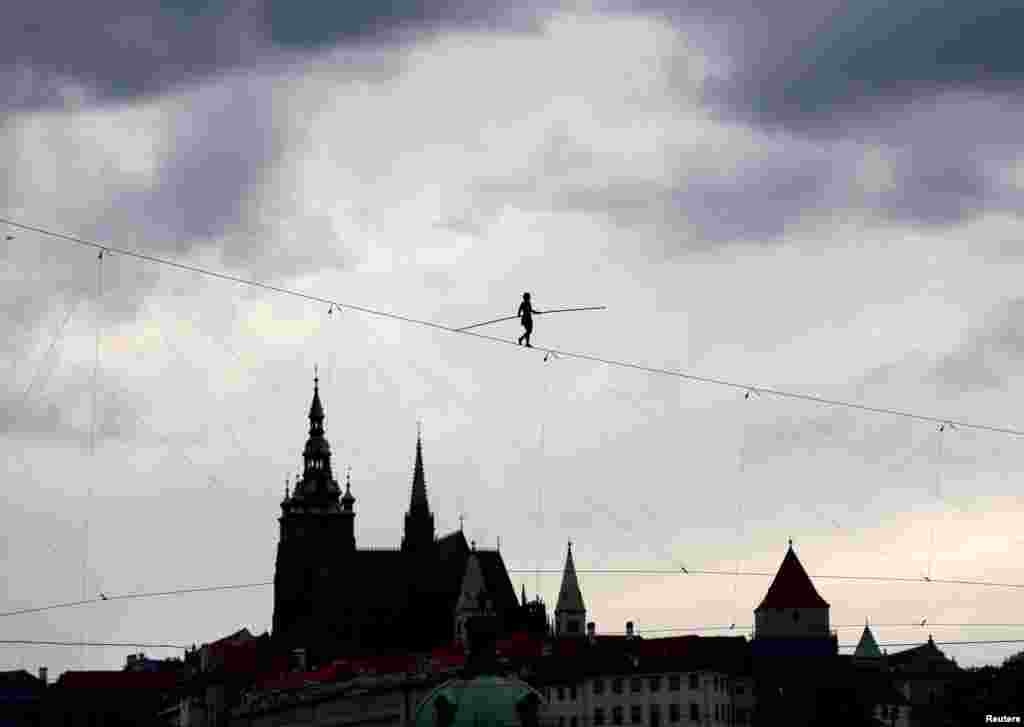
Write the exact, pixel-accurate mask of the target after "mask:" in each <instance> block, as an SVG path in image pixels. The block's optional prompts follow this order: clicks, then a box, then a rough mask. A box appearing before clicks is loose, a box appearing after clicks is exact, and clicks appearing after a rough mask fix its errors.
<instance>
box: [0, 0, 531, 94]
mask: <svg viewBox="0 0 1024 727" xmlns="http://www.w3.org/2000/svg"><path fill="white" fill-rule="evenodd" d="M533 16H534V11H533V10H531V9H530V8H529V7H526V8H524V7H522V6H521V5H520V6H517V9H516V10H514V11H513V10H505V9H502V8H501V7H500V5H499V6H494V5H490V4H482V3H472V2H442V1H437V0H435V1H433V2H418V1H414V0H407V1H402V2H393V3H386V4H375V3H315V4H301V5H296V4H294V3H288V2H284V0H245V1H244V2H241V3H229V4H223V5H222V4H210V3H205V2H199V1H198V0H175V1H173V2H172V1H171V0H142V1H141V2H129V1H128V0H105V1H104V2H102V3H98V4H96V3H94V4H81V3H71V4H68V3H64V2H60V1H59V0H39V1H38V2H32V3H14V4H12V5H11V6H10V7H6V8H5V17H4V23H3V25H2V26H0V92H2V93H3V96H4V97H5V102H4V105H5V106H6V108H7V110H8V111H13V110H16V109H25V108H38V107H40V106H56V107H62V106H63V100H62V98H61V94H60V89H59V86H60V85H61V84H63V83H67V82H74V83H77V84H79V85H81V86H84V87H86V88H88V89H91V90H92V91H93V92H94V93H95V95H96V97H97V98H99V99H124V98H128V97H137V96H147V95H154V94H159V93H162V92H164V91H166V90H168V89H169V88H172V87H174V86H176V85H180V84H182V83H189V82H193V81H199V80H203V79H207V78H209V77H210V76H211V75H215V74H218V73H221V72H223V71H226V70H230V69H233V68H239V67H249V66H253V65H256V64H259V63H260V62H263V61H265V60H268V59H272V58H274V57H275V56H277V55H280V54H281V53H282V52H285V53H287V52H291V51H299V52H301V51H305V50H310V49H316V48H323V47H329V46H334V45H339V44H355V43H389V42H396V41H398V40H400V39H401V38H402V37H403V36H405V35H407V34H409V33H417V32H423V31H425V32H430V31H433V30H439V29H441V28H448V27H465V28H492V27H495V28H497V27H500V28H502V29H511V30H516V29H523V30H533V29H534V25H533V22H532V18H533Z"/></svg>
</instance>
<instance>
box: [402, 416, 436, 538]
mask: <svg viewBox="0 0 1024 727" xmlns="http://www.w3.org/2000/svg"><path fill="white" fill-rule="evenodd" d="M434 538H435V534H434V516H433V515H432V514H431V512H430V506H429V505H428V504H427V482H426V477H425V476H424V474H423V439H422V436H421V433H420V432H419V430H418V429H417V432H416V463H415V464H414V465H413V471H412V495H411V497H410V498H409V511H408V512H407V513H406V514H405V531H404V534H403V535H402V551H403V552H405V553H418V554H428V553H432V552H433V548H434Z"/></svg>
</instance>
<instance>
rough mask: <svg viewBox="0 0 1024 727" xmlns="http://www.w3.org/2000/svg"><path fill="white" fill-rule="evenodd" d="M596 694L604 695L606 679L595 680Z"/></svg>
mask: <svg viewBox="0 0 1024 727" xmlns="http://www.w3.org/2000/svg"><path fill="white" fill-rule="evenodd" d="M594 694H604V679H595V680H594Z"/></svg>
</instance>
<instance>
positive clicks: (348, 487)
mask: <svg viewBox="0 0 1024 727" xmlns="http://www.w3.org/2000/svg"><path fill="white" fill-rule="evenodd" d="M355 501H356V498H354V497H353V496H352V466H351V465H349V468H348V470H346V472H345V494H344V495H343V496H342V498H341V503H342V504H343V505H344V506H345V509H346V510H351V509H352V504H353V503H354V502H355Z"/></svg>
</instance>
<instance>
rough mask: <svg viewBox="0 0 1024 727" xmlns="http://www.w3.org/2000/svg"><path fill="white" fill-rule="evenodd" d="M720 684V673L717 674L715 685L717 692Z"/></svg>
mask: <svg viewBox="0 0 1024 727" xmlns="http://www.w3.org/2000/svg"><path fill="white" fill-rule="evenodd" d="M719 684H720V682H719V681H718V675H717V674H715V687H714V689H715V691H716V692H717V691H718V687H719Z"/></svg>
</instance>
